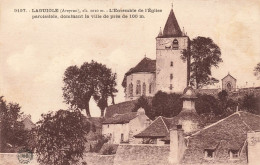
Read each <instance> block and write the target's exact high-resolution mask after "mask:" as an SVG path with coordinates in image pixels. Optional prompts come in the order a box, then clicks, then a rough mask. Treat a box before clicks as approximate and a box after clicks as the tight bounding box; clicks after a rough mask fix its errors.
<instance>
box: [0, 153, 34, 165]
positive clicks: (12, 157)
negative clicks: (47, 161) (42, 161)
mask: <svg viewBox="0 0 260 165" xmlns="http://www.w3.org/2000/svg"><path fill="white" fill-rule="evenodd" d="M0 165H22V163H20V162H19V160H18V157H17V153H0ZM27 165H39V163H38V162H37V160H36V156H35V154H34V155H33V159H32V161H30V162H29V163H28V164H27Z"/></svg>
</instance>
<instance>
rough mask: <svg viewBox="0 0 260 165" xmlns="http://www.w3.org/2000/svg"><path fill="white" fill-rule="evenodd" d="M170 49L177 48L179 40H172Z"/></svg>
mask: <svg viewBox="0 0 260 165" xmlns="http://www.w3.org/2000/svg"><path fill="white" fill-rule="evenodd" d="M172 49H179V42H178V40H177V39H174V40H173V42H172Z"/></svg>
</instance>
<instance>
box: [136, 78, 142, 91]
mask: <svg viewBox="0 0 260 165" xmlns="http://www.w3.org/2000/svg"><path fill="white" fill-rule="evenodd" d="M140 94H141V82H140V80H137V82H136V95H140Z"/></svg>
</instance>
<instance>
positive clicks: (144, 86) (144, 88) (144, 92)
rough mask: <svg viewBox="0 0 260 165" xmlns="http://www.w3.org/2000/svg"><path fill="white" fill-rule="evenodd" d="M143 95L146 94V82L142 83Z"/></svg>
mask: <svg viewBox="0 0 260 165" xmlns="http://www.w3.org/2000/svg"><path fill="white" fill-rule="evenodd" d="M143 95H144V96H145V95H146V84H145V83H143Z"/></svg>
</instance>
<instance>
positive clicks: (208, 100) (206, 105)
mask: <svg viewBox="0 0 260 165" xmlns="http://www.w3.org/2000/svg"><path fill="white" fill-rule="evenodd" d="M197 97H198V98H197V100H196V104H195V109H196V111H197V113H198V114H212V113H213V114H214V115H218V114H221V113H222V112H221V111H220V108H219V102H218V100H217V99H216V98H215V97H214V96H211V95H206V94H203V95H201V94H199V95H198V96H197Z"/></svg>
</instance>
